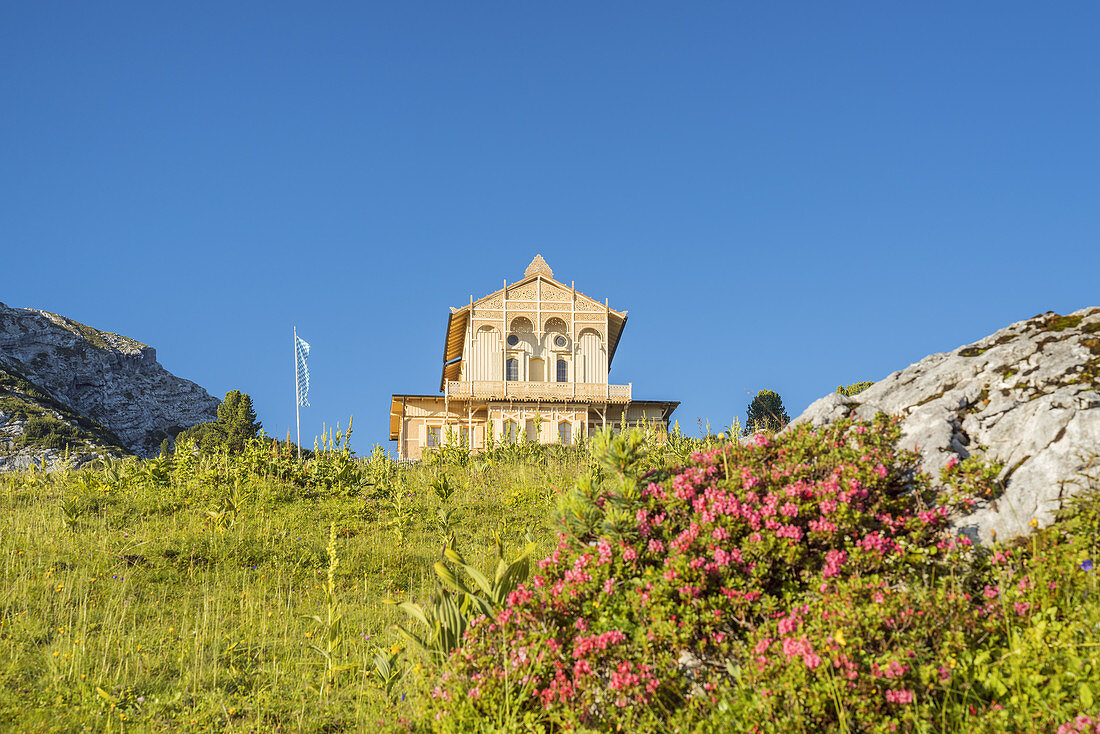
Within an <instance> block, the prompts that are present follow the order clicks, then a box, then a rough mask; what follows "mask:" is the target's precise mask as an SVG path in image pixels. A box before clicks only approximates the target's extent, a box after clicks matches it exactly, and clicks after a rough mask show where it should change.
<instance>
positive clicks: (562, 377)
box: [557, 359, 569, 382]
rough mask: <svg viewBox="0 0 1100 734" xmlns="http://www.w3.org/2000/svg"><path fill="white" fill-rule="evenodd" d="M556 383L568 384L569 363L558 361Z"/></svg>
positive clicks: (562, 360)
mask: <svg viewBox="0 0 1100 734" xmlns="http://www.w3.org/2000/svg"><path fill="white" fill-rule="evenodd" d="M557 380H558V382H569V363H568V362H566V361H565V360H564V359H559V360H558V374H557Z"/></svg>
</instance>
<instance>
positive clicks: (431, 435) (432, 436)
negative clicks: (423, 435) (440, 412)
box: [428, 426, 443, 449]
mask: <svg viewBox="0 0 1100 734" xmlns="http://www.w3.org/2000/svg"><path fill="white" fill-rule="evenodd" d="M442 430H443V429H442V428H440V427H439V426H428V448H430V449H434V448H438V447H439V437H440V435H441V433H442Z"/></svg>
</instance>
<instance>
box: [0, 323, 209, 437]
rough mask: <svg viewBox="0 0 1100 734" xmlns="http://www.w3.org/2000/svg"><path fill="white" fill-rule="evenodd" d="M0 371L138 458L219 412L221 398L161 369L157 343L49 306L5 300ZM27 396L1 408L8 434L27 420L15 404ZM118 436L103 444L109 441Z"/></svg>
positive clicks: (1, 423) (0, 422) (0, 329)
mask: <svg viewBox="0 0 1100 734" xmlns="http://www.w3.org/2000/svg"><path fill="white" fill-rule="evenodd" d="M0 370H3V371H4V374H5V375H15V376H16V377H14V378H11V379H10V380H8V382H9V383H12V384H14V382H13V381H16V380H22V381H23V382H22V383H21V384H24V385H30V386H31V387H30V388H25V387H24V388H22V389H21V390H22V393H26V392H27V390H28V389H29V390H31V391H32V392H36V393H37V394H38V396H39V397H43V396H44V397H46V398H48V399H49V400H50V401H52V403H53V405H51V406H47V408H46V409H48V410H52V411H54V415H57V416H58V417H59V418H60V419H63V420H68V422H70V424H72V425H76V423H73V419H71V418H70V419H65V418H64V417H63V416H61V414H60V413H58V411H57V407H58V406H60V407H62V408H65V409H69V410H71V411H72V413H73V414H75V415H76V416H77V418H83V419H84V420H85V421H86V422H87V423H88V425H87V426H81V429H82V430H85V429H86V430H91V431H93V432H94V427H95V426H97V425H98V426H99V427H100V428H105V429H106V430H107V431H108V432H109V433H110V434H112V435H113V437H114V439H117V443H118V444H120V445H121V447H123V448H125V449H126V450H128V451H131V452H133V453H136V454H138V455H139V456H148V455H150V454H152V453H154V452H155V451H156V450H157V448H158V447H159V446H160V443H161V442H162V441H163V440H164V439H165V438H168V437H173V436H175V435H176V434H177V433H179V432H180V431H181V430H183V429H184V428H187V427H189V426H192V425H195V424H196V423H203V422H207V421H211V420H214V418H215V417H216V415H217V407H218V401H217V400H216V399H215V398H213V397H211V396H210V395H209V394H208V393H207V392H206V391H205V390H203V389H202V388H201V387H199V386H198V385H196V384H195V383H193V382H191V381H189V380H184V379H181V378H179V377H176V376H175V375H173V374H172V373H170V372H168V371H167V370H165V369H164V368H163V367H161V366H160V364H159V363H158V362H157V356H156V350H155V349H153V348H152V347H149V346H147V345H145V344H142V343H140V342H137V341H135V340H133V339H130V338H128V337H124V336H119V335H118V334H111V333H108V332H103V331H99V330H97V329H93V328H92V327H90V326H86V325H84V324H81V323H78V322H76V321H73V320H71V319H68V318H65V317H64V316H59V315H57V314H53V313H49V312H46V311H39V310H35V309H14V308H8V307H7V306H5V305H4V304H2V303H0ZM16 392H17V393H18V392H19V390H17V391H16ZM9 397H11V396H9ZM32 397H33V396H32ZM26 398H27V396H26V395H25V394H24V395H23V397H22V398H18V396H16V397H15V398H12V400H9V401H8V402H9V406H8V407H9V409H8V410H7V412H6V414H4V412H3V411H4V408H3V407H2V405H0V426H7V430H8V433H9V434H13V432H14V429H13V426H15V425H16V424H17V423H18V421H19V420H20V419H26V418H27V417H28V416H27V412H28V411H27V410H15V409H13V408H12V405H13V404H14V403H12V401H14V400H18V399H22V400H23V401H24V402H27V400H26ZM38 399H39V398H33V399H32V400H30V402H31V403H36V402H37V401H38ZM77 423H79V421H77ZM101 438H102V437H101ZM114 439H111V438H104V439H103V441H104V443H105V444H106V445H110V444H111V443H112V440H114Z"/></svg>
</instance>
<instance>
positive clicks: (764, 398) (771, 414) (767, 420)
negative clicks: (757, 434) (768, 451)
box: [745, 390, 791, 436]
mask: <svg viewBox="0 0 1100 734" xmlns="http://www.w3.org/2000/svg"><path fill="white" fill-rule="evenodd" d="M790 422H791V417H790V416H789V415H787V410H786V408H784V407H783V398H781V397H779V393H777V392H773V391H772V390H761V391H760V392H758V393H756V397H754V398H753V399H752V402H750V403H749V409H748V420H747V421H746V422H745V435H746V436H747V435H748V434H750V433H752V432H753V431H758V430H761V429H762V430H765V431H778V430H780V429H781V428H783V426H785V425H787V424H788V423H790Z"/></svg>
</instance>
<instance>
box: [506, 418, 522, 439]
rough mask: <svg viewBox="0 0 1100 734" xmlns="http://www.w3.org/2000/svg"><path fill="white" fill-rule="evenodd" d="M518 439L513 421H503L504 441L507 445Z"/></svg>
mask: <svg viewBox="0 0 1100 734" xmlns="http://www.w3.org/2000/svg"><path fill="white" fill-rule="evenodd" d="M517 438H519V426H518V425H517V424H516V422H515V421H513V420H507V421H504V440H505V442H507V443H515V442H516V439H517Z"/></svg>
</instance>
